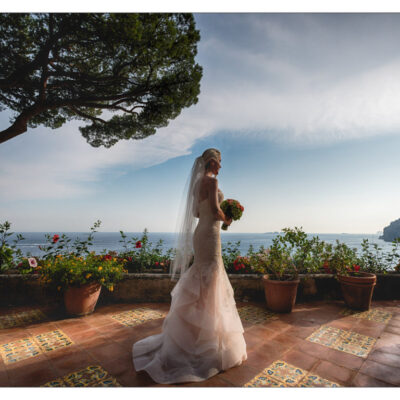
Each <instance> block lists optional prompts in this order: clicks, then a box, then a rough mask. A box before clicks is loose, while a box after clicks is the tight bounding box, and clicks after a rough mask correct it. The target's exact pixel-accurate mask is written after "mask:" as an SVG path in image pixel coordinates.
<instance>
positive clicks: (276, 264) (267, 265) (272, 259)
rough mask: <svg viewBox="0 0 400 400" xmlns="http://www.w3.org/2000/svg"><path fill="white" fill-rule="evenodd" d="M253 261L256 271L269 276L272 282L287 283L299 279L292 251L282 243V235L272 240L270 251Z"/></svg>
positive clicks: (259, 255) (260, 254)
mask: <svg viewBox="0 0 400 400" xmlns="http://www.w3.org/2000/svg"><path fill="white" fill-rule="evenodd" d="M253 260H254V263H255V270H256V271H257V272H260V273H263V274H268V275H269V278H270V279H272V280H279V281H286V280H294V279H297V277H298V271H297V268H296V266H295V264H294V262H293V259H292V256H291V254H290V251H289V250H288V247H287V246H286V245H285V244H284V242H282V240H281V236H280V235H278V236H277V237H275V238H274V239H273V240H272V245H271V247H270V248H269V249H267V250H265V251H264V252H263V253H259V254H258V255H257V256H255V257H254V258H253Z"/></svg>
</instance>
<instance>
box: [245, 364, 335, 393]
mask: <svg viewBox="0 0 400 400" xmlns="http://www.w3.org/2000/svg"><path fill="white" fill-rule="evenodd" d="M244 387H340V385H339V384H337V383H336V382H331V381H328V380H327V379H323V378H321V377H320V376H318V375H315V374H311V373H308V372H307V371H305V370H303V369H301V368H297V367H295V366H294V365H291V364H288V363H286V362H284V361H281V360H278V361H275V362H274V363H272V364H271V365H270V366H269V367H267V368H265V369H264V370H263V371H262V372H261V373H260V374H258V375H257V376H255V377H254V378H253V379H252V380H251V381H249V382H247V383H246V384H245V385H244Z"/></svg>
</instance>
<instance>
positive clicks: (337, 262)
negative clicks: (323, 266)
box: [329, 241, 376, 310]
mask: <svg viewBox="0 0 400 400" xmlns="http://www.w3.org/2000/svg"><path fill="white" fill-rule="evenodd" d="M364 256H366V252H365V246H364V248H363V255H362V256H361V258H358V257H357V253H356V251H355V250H353V249H351V248H349V247H348V246H346V245H345V244H344V243H340V242H339V241H336V246H335V247H334V251H333V254H332V258H331V260H330V262H329V263H330V265H331V267H332V269H333V270H334V271H335V272H336V277H337V280H338V281H339V283H340V286H341V289H342V294H343V298H344V301H345V303H346V305H347V307H349V308H352V309H355V310H369V308H370V306H371V299H372V294H373V291H374V287H375V285H376V275H375V274H374V273H371V272H367V271H365V270H364V269H363V268H362V267H363V266H365V265H366V264H365V260H366V259H365V258H364ZM360 264H361V265H360Z"/></svg>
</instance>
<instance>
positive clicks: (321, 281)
mask: <svg viewBox="0 0 400 400" xmlns="http://www.w3.org/2000/svg"><path fill="white" fill-rule="evenodd" d="M229 279H230V281H231V284H232V287H233V289H234V292H235V299H236V300H237V301H261V302H264V301H265V300H264V288H263V285H262V281H261V278H260V276H257V275H236V274H235V275H229ZM174 285H175V282H172V281H171V280H170V277H169V275H168V274H126V275H125V277H124V279H123V280H122V281H121V282H119V283H118V284H117V285H115V289H114V291H113V292H109V291H108V290H107V289H104V288H103V289H102V292H101V295H100V299H99V303H100V304H107V303H116V302H127V303H129V302H132V303H141V302H146V303H148V302H170V300H171V296H170V293H171V290H172V289H173V287H174ZM373 299H375V300H395V299H396V300H398V299H400V274H378V275H377V285H376V287H375V291H374V296H373ZM311 300H342V294H341V290H340V284H339V283H338V281H337V280H336V279H335V278H334V276H333V275H327V274H317V275H311V276H308V277H306V276H304V275H300V285H299V290H298V294H297V302H304V301H311ZM54 302H59V303H62V295H61V293H59V292H55V291H51V290H49V289H46V288H43V287H42V286H41V285H40V284H39V281H38V276H35V275H33V276H32V275H31V276H21V275H0V306H3V307H4V306H16V305H30V304H52V303H54Z"/></svg>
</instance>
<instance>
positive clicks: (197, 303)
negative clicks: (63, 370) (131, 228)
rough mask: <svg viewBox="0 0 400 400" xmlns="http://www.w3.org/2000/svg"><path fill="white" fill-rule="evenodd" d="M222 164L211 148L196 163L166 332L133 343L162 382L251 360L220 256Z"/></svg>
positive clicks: (143, 366)
mask: <svg viewBox="0 0 400 400" xmlns="http://www.w3.org/2000/svg"><path fill="white" fill-rule="evenodd" d="M220 163H221V154H220V152H219V151H218V150H216V149H207V150H206V151H205V152H204V153H203V155H202V156H200V157H198V158H197V159H196V161H195V163H194V165H193V168H192V173H191V177H190V180H189V187H188V189H187V198H186V206H185V207H184V211H183V212H184V216H183V221H182V228H181V231H180V234H179V239H178V245H177V253H176V257H175V259H174V261H173V263H172V267H171V274H172V277H173V278H175V277H176V276H177V275H178V274H179V280H178V282H177V284H176V285H175V287H174V289H173V290H172V292H171V297H172V301H171V307H170V310H169V313H168V314H167V316H166V317H165V320H164V322H163V325H162V332H161V333H160V334H158V335H153V336H149V337H147V338H145V339H142V340H139V341H138V342H136V343H135V344H134V345H133V363H134V366H135V369H136V371H141V370H145V371H146V372H147V373H148V374H149V375H150V376H151V377H152V379H153V380H154V381H156V382H158V383H164V384H171V383H180V382H198V381H203V380H205V379H208V378H210V377H211V376H213V375H216V374H217V373H218V372H220V371H223V370H227V369H229V368H231V367H233V366H237V365H240V364H241V363H242V362H243V361H244V360H246V359H247V353H246V343H245V341H244V337H243V331H244V330H243V326H242V322H241V320H240V317H239V315H238V312H237V309H236V303H235V300H234V297H233V289H232V286H231V284H230V282H229V279H228V276H227V274H226V271H225V268H224V264H223V261H222V256H221V239H220V229H221V227H220V225H221V221H223V222H225V223H226V224H228V225H229V224H230V223H231V222H232V220H230V219H227V217H226V216H225V214H224V213H223V211H222V210H221V208H220V207H219V205H220V203H221V202H222V200H223V195H222V193H221V191H219V189H218V182H217V179H216V178H215V176H216V175H217V174H218V171H219V169H220V167H221V164H220ZM196 218H198V223H197V226H196V223H195V221H196ZM193 255H194V259H193ZM192 260H193V263H192V265H191V266H190V267H189V265H190V262H191V261H192Z"/></svg>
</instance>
